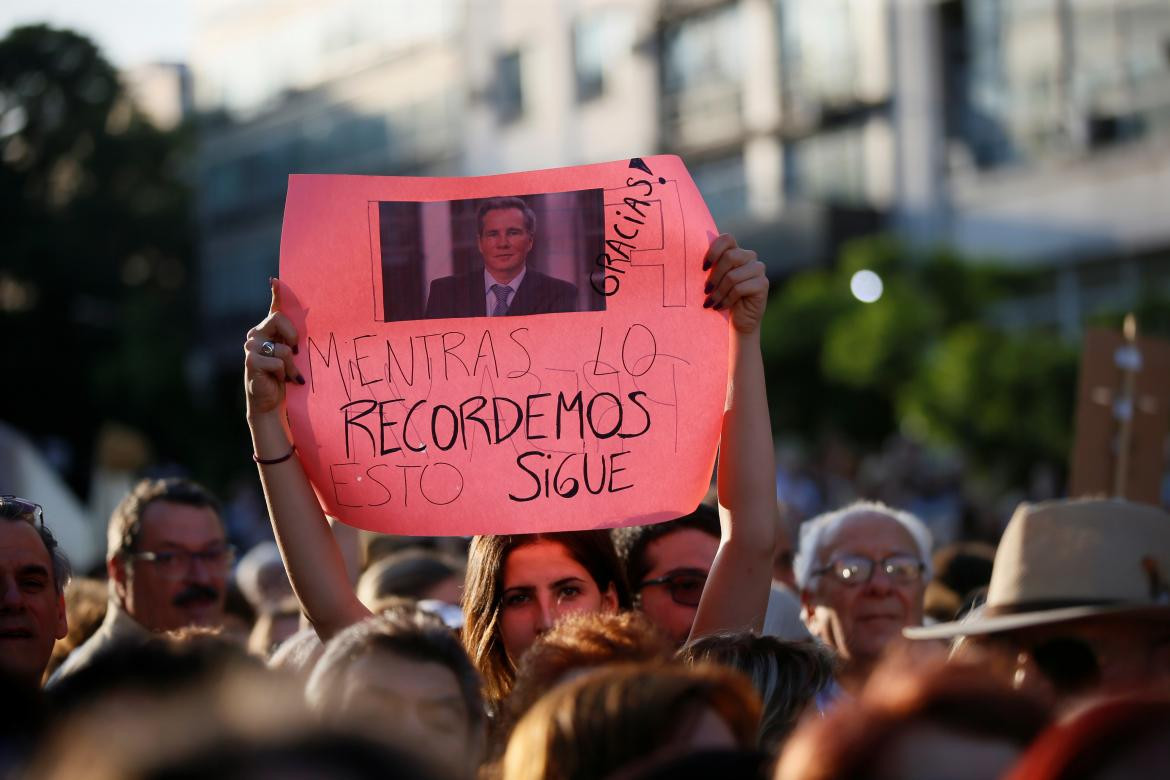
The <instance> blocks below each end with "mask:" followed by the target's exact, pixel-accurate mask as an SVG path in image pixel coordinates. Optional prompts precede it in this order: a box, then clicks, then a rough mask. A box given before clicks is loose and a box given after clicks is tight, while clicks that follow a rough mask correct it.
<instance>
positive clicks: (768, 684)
mask: <svg viewBox="0 0 1170 780" xmlns="http://www.w3.org/2000/svg"><path fill="white" fill-rule="evenodd" d="M679 656H680V657H681V658H682V659H683V660H685V661H687V662H688V663H715V664H721V665H723V666H728V667H730V668H732V669H735V670H736V671H738V672H741V673H742V674H743V675H744V676H746V677H747V678H748V679H749V680H751V682H752V687H753V688H755V689H756V693H757V694H759V696H760V700H761V701H762V702H763V715H762V717H761V719H760V732H759V746H760V747H761V748H762V749H764V750H767V751H768V752H770V753H772V754H773V755H775V754H776V753H778V751H779V748H780V745H781V744H782V743H783V742H784V740H785V739H787V737H788V735H789V734H790V733H792V730H793V729H795V728H796V725H797V722H798V720H799V719H800V717H801V715H803V714H804V713H805V711H806V710H807V709H808V708H809V707H810V706H815V699H816V696H817V694H818V693H820V692H821V691H823V690H824V689H825V688H827V687H828V686H829V684H830V683H831V682H832V680H833V670H834V659H833V654H832V652H831V651H829V650H828V649H827V648H826V647H825V646H824V645H822V644H820V643H819V642H815V641H811V640H810V641H804V642H787V641H784V640H782V639H777V638H775V637H771V636H756V635H754V634H752V633H749V632H744V633H740V634H715V635H712V636H706V637H703V638H702V639H698V640H695V641H694V642H691V643H690V644H688V645H687V646H686V647H684V648H683V649H682V650H681V651H679Z"/></svg>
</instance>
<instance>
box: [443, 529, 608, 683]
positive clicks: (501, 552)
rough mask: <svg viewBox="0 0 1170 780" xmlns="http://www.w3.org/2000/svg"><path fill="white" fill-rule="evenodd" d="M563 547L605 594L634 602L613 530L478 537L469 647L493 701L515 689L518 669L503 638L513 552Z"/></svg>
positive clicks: (471, 559) (470, 581)
mask: <svg viewBox="0 0 1170 780" xmlns="http://www.w3.org/2000/svg"><path fill="white" fill-rule="evenodd" d="M542 541H547V542H555V543H556V544H559V545H561V546H562V547H563V548H564V549H565V550H566V551H567V553H568V554H569V556H570V557H572V558H573V560H575V561H576V562H577V563H579V564H580V565H581V566H582V567H583V568H584V569H585V570H586V571H587V572H588V573H589V576H590V577H591V578H592V579H593V581H594V583H596V585H597V587H598V589H599V590H600V591H602V592H605V591H606V590H608V589H612V590H613V592H614V594H615V596H616V599H617V605H618V608H619V609H629V608H630V606H631V599H630V589H629V585H628V584H627V581H626V577H625V574H624V572H623V570H622V567H621V564H620V562H619V561H618V557H617V553H616V552H615V551H614V547H613V541H612V539H611V538H610V535H609V532H608V531H569V532H564V533H547V534H498V535H490V536H477V537H475V538H474V539H473V540H472V542H471V548H470V550H469V551H468V560H467V576H466V580H465V585H464V589H463V604H462V606H463V615H464V619H465V621H466V622H465V624H464V627H463V645H464V647H466V648H467V654H468V655H469V656H470V657H471V660H472V662H473V663H474V664H475V668H476V669H477V670H478V671H479V673H480V676H481V677H482V678H483V683H484V691H485V694H486V696H487V698H488V700H489V701H491V702H499V701H501V700H502V699H503V698H504V697H505V696H506V695H507V694H508V692H509V691H510V690H511V688H512V682H513V680H514V679H515V668H514V666H513V664H512V662H511V661H510V660H509V659H508V656H507V653H506V651H505V650H504V644H503V641H502V639H501V637H500V622H501V615H500V612H501V609H502V605H503V593H504V588H503V582H504V567H505V565H506V564H507V560H508V556H509V555H510V554H511V553H512V551H513V550H516V549H518V548H520V547H523V546H525V545H529V544H535V543H537V542H542Z"/></svg>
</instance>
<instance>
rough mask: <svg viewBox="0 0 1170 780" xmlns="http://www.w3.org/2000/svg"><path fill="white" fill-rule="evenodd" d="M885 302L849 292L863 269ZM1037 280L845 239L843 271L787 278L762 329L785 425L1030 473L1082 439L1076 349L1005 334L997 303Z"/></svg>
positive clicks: (775, 414) (1053, 340)
mask: <svg viewBox="0 0 1170 780" xmlns="http://www.w3.org/2000/svg"><path fill="white" fill-rule="evenodd" d="M862 269H868V270H871V271H874V272H875V273H877V274H878V275H879V276H880V277H881V279H882V281H883V285H884V292H883V294H882V297H881V298H880V299H879V300H878V301H876V302H874V303H868V304H867V303H862V302H860V301H858V300H857V299H855V298H854V297H853V295H852V294H851V292H850V279H851V278H852V277H853V274H854V273H855V272H857V271H859V270H862ZM1027 284H1028V280H1027V279H1026V278H1025V275H1023V274H1020V273H1018V272H1012V271H1008V270H1005V269H1003V268H1002V267H999V266H996V265H994V264H990V263H986V262H980V263H972V262H968V261H964V260H963V259H961V258H959V257H958V256H956V255H955V254H953V253H951V252H948V251H946V250H941V249H940V250H935V251H931V252H925V253H916V252H912V251H910V250H909V249H907V248H906V247H905V246H903V245H901V244H900V243H898V242H897V241H895V240H892V239H889V238H885V237H878V238H870V239H864V240H861V241H858V242H854V243H852V244H849V245H847V246H846V248H845V249H844V251H843V252H842V256H841V258H840V261H839V263H838V264H837V266H836V267H835V268H832V269H824V270H816V271H811V272H806V273H803V274H798V275H797V276H795V277H793V278H792V279H791V280H789V282H788V283H786V284H784V285H782V286H779V288H778V291H777V293H776V294H775V296H774V298H773V300H772V302H771V303H770V305H769V308H768V312H767V315H766V319H765V323H764V335H763V344H764V356H765V364H766V366H767V370H768V385H769V387H768V389H769V398H770V401H771V407H772V419H773V425H774V426H775V428H776V429H777V431H778V432H780V433H784V434H798V435H801V436H802V437H804V438H806V439H810V440H815V439H816V438H817V437H819V436H820V435H821V434H823V433H825V432H827V431H833V432H836V433H840V434H844V435H845V436H847V437H848V438H850V439H852V440H853V441H855V442H857V443H859V444H860V445H862V446H874V445H877V444H878V443H880V442H881V441H882V440H883V439H885V438H886V437H888V436H889V435H890V434H891V433H893V432H895V431H903V432H906V433H910V434H912V435H914V436H916V437H918V438H920V439H923V440H925V441H929V442H935V443H940V444H945V445H949V446H957V447H959V448H960V449H962V450H964V451H966V452H967V453H968V454H969V455H971V456H972V457H973V458H974V459H975V462H976V463H977V464H980V465H982V466H984V467H985V468H987V469H988V470H993V471H996V472H997V473H999V474H1001V475H1002V476H1003V477H1005V478H1007V479H1010V480H1020V479H1022V478H1023V476H1024V475H1026V474H1027V472H1028V470H1029V469H1030V467H1031V466H1032V465H1033V464H1034V463H1035V462H1037V461H1048V462H1051V463H1055V464H1063V463H1064V462H1065V460H1066V458H1067V453H1068V448H1069V446H1070V445H1071V428H1072V414H1073V398H1074V396H1075V392H1076V388H1075V382H1076V354H1075V350H1073V349H1071V348H1070V347H1069V346H1068V345H1066V344H1064V343H1063V342H1061V341H1060V340H1059V338H1057V336H1056V335H1055V334H1049V333H1019V332H1011V331H1007V330H1004V329H1002V328H1000V327H998V326H997V324H996V323H995V322H994V321H992V320H991V316H992V314H991V313H992V311H993V304H994V303H995V302H996V301H999V300H1002V299H1003V298H1004V297H1005V296H1008V295H1011V294H1012V293H1013V292H1014V291H1016V290H1018V289H1020V288H1021V287H1024V286H1026V285H1027Z"/></svg>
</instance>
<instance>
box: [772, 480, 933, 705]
mask: <svg viewBox="0 0 1170 780" xmlns="http://www.w3.org/2000/svg"><path fill="white" fill-rule="evenodd" d="M930 548H931V539H930V531H928V530H927V528H926V526H925V525H923V523H922V521H920V520H918V518H916V517H914V516H913V515H911V514H909V513H907V512H902V511H899V510H896V509H891V508H890V507H888V506H885V505H884V504H878V503H870V502H859V503H856V504H852V505H850V506H847V507H845V508H844V509H839V510H837V511H835V512H830V513H828V514H824V515H820V516H818V517H815V518H813V519H812V520H810V521H808V522H807V523H805V524H804V526H803V527H802V528H801V536H800V550H799V552H798V553H797V555H796V564H795V574H796V581H797V584H798V585H799V587H800V601H801V607H802V610H803V617H804V621H805V623H806V624H807V625H808V628H809V631H811V632H812V633H813V635H814V636H816V637H817V638H818V639H820V640H821V641H822V642H824V643H825V644H826V645H828V646H829V647H830V648H832V649H833V650H834V651H835V652H836V653H837V656H838V658H839V660H840V667H839V669H838V672H837V680H836V681H837V684H838V686H839V688H840V689H841V690H844V691H845V692H846V693H855V692H857V691H859V690H860V689H861V687H862V685H864V684H865V681H866V679H867V678H868V677H869V674H870V672H871V671H873V668H874V666H875V665H876V664H877V662H878V661H879V660H880V659H881V656H882V654H883V653H884V652H885V650H886V648H887V646H889V645H890V643H891V642H894V641H896V640H898V639H899V638H900V636H901V633H902V629H903V628H905V627H907V626H917V625H921V623H922V601H923V594H924V593H925V591H926V583H927V582H928V581H929V579H930Z"/></svg>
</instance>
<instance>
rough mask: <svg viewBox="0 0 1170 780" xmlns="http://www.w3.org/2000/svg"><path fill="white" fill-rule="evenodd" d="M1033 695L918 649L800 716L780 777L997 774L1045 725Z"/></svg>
mask: <svg viewBox="0 0 1170 780" xmlns="http://www.w3.org/2000/svg"><path fill="white" fill-rule="evenodd" d="M1048 719H1049V711H1048V709H1047V707H1046V706H1045V705H1043V704H1042V703H1041V702H1039V701H1038V700H1037V699H1034V698H1032V697H1031V696H1029V695H1027V694H1025V693H1023V692H1021V691H1016V690H1013V689H1012V688H1010V687H1008V686H1006V685H1004V684H1002V683H1001V682H999V681H998V680H996V679H994V678H991V677H988V676H986V675H985V674H984V673H982V672H981V671H980V670H979V669H978V668H974V667H969V668H968V667H966V666H965V665H962V664H947V663H945V661H944V659H942V658H940V657H935V656H924V655H920V654H919V653H917V652H912V653H909V654H907V655H905V656H894V657H891V658H890V659H888V660H887V661H886V662H885V663H884V664H883V665H882V666H881V667H879V668H878V669H877V670H876V671H875V672H874V674H873V675H872V676H871V677H870V679H869V680H868V681H867V683H866V685H865V688H864V689H863V690H862V692H861V695H860V696H859V697H858V698H857V699H855V700H853V701H850V702H848V703H841V704H839V705H837V706H834V707H833V708H831V709H830V710H829V712H828V713H827V714H826V716H825V717H824V718H815V719H809V720H806V721H805V722H804V723H803V725H801V726H800V727H799V728H798V729H797V730H796V733H795V734H794V735H793V736H792V738H791V739H790V740H789V741H788V742H787V743H786V745H785V747H784V752H783V754H782V755H781V757H780V765H779V767H778V769H777V773H776V778H777V780H822V779H824V780H828V778H839V777H857V778H900V779H901V780H914V779H915V778H935V777H944V776H945V777H949V778H956V780H962V779H963V778H982V777H998V776H1000V775H1002V773H1003V772H1004V771H1006V770H1007V768H1008V767H1010V766H1011V764H1012V763H1013V762H1014V761H1015V759H1016V757H1017V756H1018V755H1019V753H1020V752H1021V751H1022V750H1023V749H1024V748H1025V747H1026V746H1027V745H1028V744H1030V743H1031V741H1032V740H1033V739H1034V738H1035V737H1036V735H1037V734H1039V733H1040V732H1041V730H1042V729H1043V728H1044V727H1045V725H1046V724H1047V722H1048Z"/></svg>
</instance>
